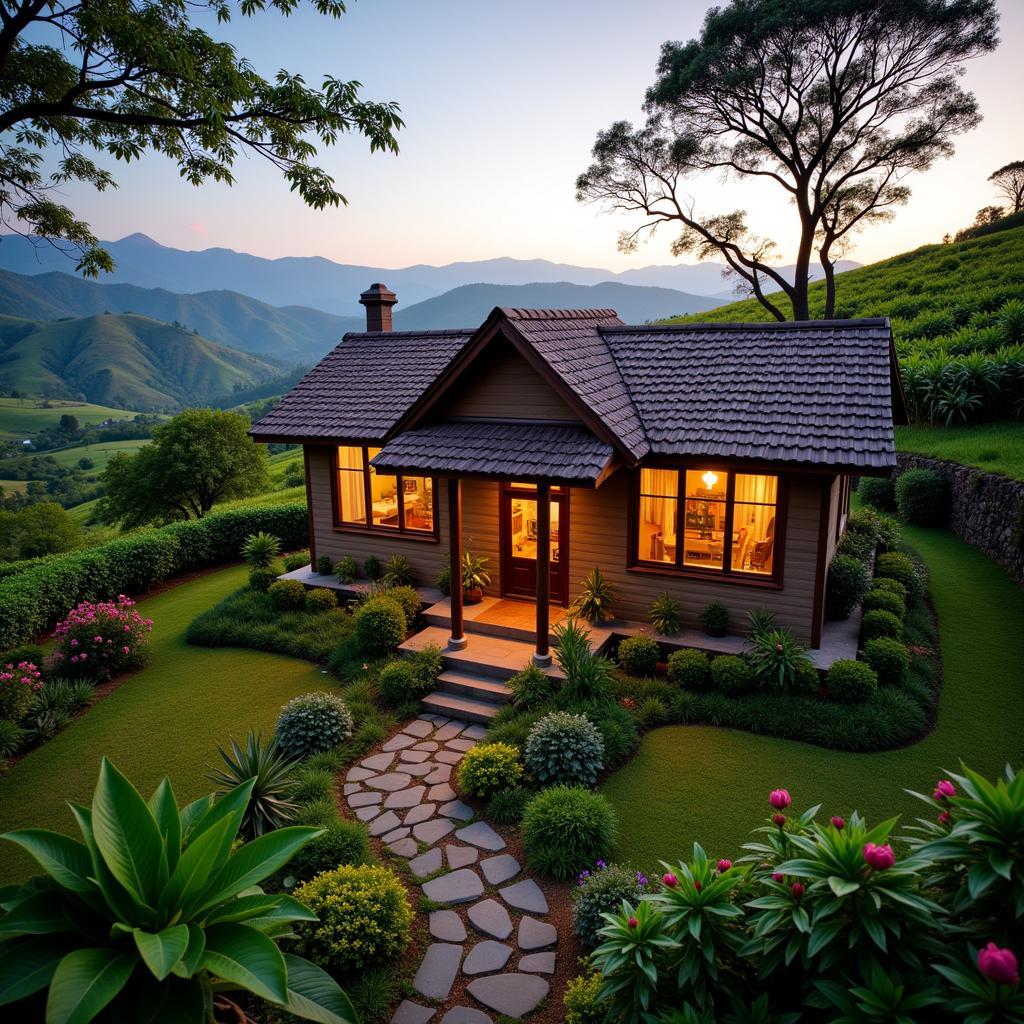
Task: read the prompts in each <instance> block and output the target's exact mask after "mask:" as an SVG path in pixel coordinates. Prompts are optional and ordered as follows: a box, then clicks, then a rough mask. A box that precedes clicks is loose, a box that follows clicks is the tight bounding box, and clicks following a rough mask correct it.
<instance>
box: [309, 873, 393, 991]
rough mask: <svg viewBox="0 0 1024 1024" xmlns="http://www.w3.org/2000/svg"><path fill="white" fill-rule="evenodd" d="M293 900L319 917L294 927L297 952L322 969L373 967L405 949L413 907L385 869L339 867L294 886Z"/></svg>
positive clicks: (341, 969)
mask: <svg viewBox="0 0 1024 1024" xmlns="http://www.w3.org/2000/svg"><path fill="white" fill-rule="evenodd" d="M295 898H296V899H297V900H298V901H299V902H300V903H301V904H303V905H304V906H307V907H309V909H310V910H311V911H312V912H313V913H314V914H316V915H317V917H318V918H319V920H317V921H303V922H302V923H301V924H300V925H299V926H298V929H297V931H298V936H299V937H298V939H297V941H296V944H295V945H296V948H297V949H298V951H299V952H300V953H302V954H304V955H305V956H307V957H309V958H310V959H311V960H313V962H314V963H317V964H319V965H320V966H322V967H324V968H325V969H326V970H330V971H332V972H334V971H336V972H338V973H342V974H344V973H348V972H352V971H363V970H366V969H367V968H370V967H378V966H381V965H383V964H385V963H389V962H392V961H394V960H397V959H398V957H400V956H401V955H402V953H404V952H405V950H406V947H407V946H408V945H409V936H410V926H411V924H412V908H411V907H410V906H409V898H408V896H407V895H406V892H405V887H404V886H403V885H402V883H401V881H400V880H399V879H398V876H397V875H395V873H394V872H393V871H391V870H390V869H389V868H384V867H378V866H376V865H368V864H360V865H350V864H347V865H342V866H341V867H338V868H335V869H334V870H333V871H324V872H322V873H321V874H319V875H316V876H315V877H314V878H312V879H310V880H309V881H308V882H304V883H303V884H302V885H300V886H298V887H297V888H296V890H295Z"/></svg>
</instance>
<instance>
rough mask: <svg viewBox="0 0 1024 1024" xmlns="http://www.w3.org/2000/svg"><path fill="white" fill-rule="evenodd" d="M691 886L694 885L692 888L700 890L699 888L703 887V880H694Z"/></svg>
mask: <svg viewBox="0 0 1024 1024" xmlns="http://www.w3.org/2000/svg"><path fill="white" fill-rule="evenodd" d="M693 887H694V889H696V890H697V892H700V891H701V889H703V888H704V883H703V882H697V881H695V882H694V883H693Z"/></svg>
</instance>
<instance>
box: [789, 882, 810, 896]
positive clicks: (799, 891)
mask: <svg viewBox="0 0 1024 1024" xmlns="http://www.w3.org/2000/svg"><path fill="white" fill-rule="evenodd" d="M789 891H790V892H791V893H792V894H793V899H795V900H798V899H800V898H801V897H802V896H803V894H804V892H805V891H806V890H805V889H804V883H803V882H794V883H793V884H792V885H791V886H790V887H789Z"/></svg>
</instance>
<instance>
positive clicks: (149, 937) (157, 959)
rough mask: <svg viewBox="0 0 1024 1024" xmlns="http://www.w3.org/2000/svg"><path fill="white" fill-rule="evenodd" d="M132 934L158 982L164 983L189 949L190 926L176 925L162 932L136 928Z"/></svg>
mask: <svg viewBox="0 0 1024 1024" xmlns="http://www.w3.org/2000/svg"><path fill="white" fill-rule="evenodd" d="M132 934H133V935H134V937H135V945H136V946H137V947H138V950H139V953H140V954H141V956H142V959H143V960H144V961H145V964H146V966H147V967H148V968H149V969H150V971H151V972H152V974H153V976H154V977H155V978H156V979H157V980H158V981H163V980H164V978H166V977H167V975H168V974H170V973H171V968H173V967H174V966H175V964H177V962H178V961H179V960H180V959H181V958H182V957H183V956H184V955H185V950H186V949H187V948H188V939H189V935H188V925H186V924H176V925H174V927H172V928H164V930H163V931H160V932H155V933H154V932H144V931H143V930H142V929H141V928H136V929H135V930H134V931H133V932H132Z"/></svg>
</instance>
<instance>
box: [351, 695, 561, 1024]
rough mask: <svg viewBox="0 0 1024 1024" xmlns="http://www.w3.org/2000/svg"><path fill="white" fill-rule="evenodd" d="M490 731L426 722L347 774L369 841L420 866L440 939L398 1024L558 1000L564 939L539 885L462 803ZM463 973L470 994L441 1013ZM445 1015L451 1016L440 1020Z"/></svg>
mask: <svg viewBox="0 0 1024 1024" xmlns="http://www.w3.org/2000/svg"><path fill="white" fill-rule="evenodd" d="M483 736H484V729H483V728H482V727H481V726H479V725H467V724H466V723H465V722H461V721H457V720H455V719H447V718H443V717H441V716H439V715H421V716H420V717H419V718H417V719H414V720H413V721H411V722H409V723H407V724H406V725H405V726H404V728H403V729H402V731H401V732H399V733H398V734H397V735H395V736H393V737H392V738H391V739H389V740H388V741H387V742H386V743H385V744H384V745H383V747H382V748H381V750H380V752H378V753H376V754H372V755H370V756H368V757H365V758H363V759H362V760H361V761H360V762H359V763H358V764H357V765H355V766H354V767H352V768H350V769H349V770H348V772H347V774H346V775H345V787H344V795H345V799H346V800H347V801H348V806H349V808H350V809H351V811H352V813H353V815H355V816H358V817H359V818H361V819H362V820H364V821H366V823H367V827H368V828H369V829H370V834H371V835H373V836H377V837H379V838H380V839H381V841H382V842H384V843H386V844H387V845H388V849H390V850H391V852H392V853H393V854H394V855H395V856H397V857H401V858H403V859H404V860H406V861H408V863H409V870H410V872H411V875H412V877H413V878H414V879H416V880H418V881H419V883H420V886H421V888H422V891H423V895H424V896H425V897H426V898H427V899H428V900H431V901H432V902H434V903H435V904H438V905H444V907H446V908H448V909H438V910H434V911H432V912H431V913H430V916H429V930H430V939H431V941H430V943H429V945H427V947H426V952H425V954H424V956H423V959H422V961H421V962H420V964H419V968H418V970H417V971H416V976H415V978H414V979H413V983H412V985H413V989H414V990H415V995H414V996H413V997H412V998H411V999H406V1000H404V1001H403V1002H402V1004H401V1006H399V1007H398V1009H397V1010H396V1011H395V1014H394V1016H393V1017H392V1018H391V1024H428V1022H431V1024H493V1022H494V1017H495V1016H498V1015H501V1016H503V1017H510V1018H513V1019H516V1020H518V1019H519V1018H521V1017H525V1016H527V1015H529V1014H530V1013H532V1012H533V1011H534V1010H535V1009H536V1008H537V1006H538V1005H539V1004H540V1003H541V1002H542V1001H543V1000H544V999H545V998H546V997H547V996H548V993H549V991H550V988H551V986H550V984H549V983H548V981H547V979H546V978H545V977H544V976H545V975H551V974H553V973H554V971H555V960H556V955H557V954H556V948H557V942H558V935H557V933H556V931H555V928H554V926H553V925H551V924H549V923H548V922H546V921H544V920H540V918H543V916H544V915H546V914H547V913H548V904H547V900H546V899H545V898H544V893H543V892H542V891H541V888H540V886H538V885H537V883H536V882H535V881H534V880H533V879H532V878H528V877H523V875H522V867H521V865H520V864H519V862H518V861H517V860H516V859H515V857H513V856H511V855H510V854H509V853H507V852H505V850H506V844H505V840H504V839H502V837H501V836H500V835H499V834H498V833H497V832H496V831H495V830H494V829H493V828H491V826H490V825H488V824H487V822H486V821H480V820H477V821H473V820H472V819H473V816H474V814H475V812H474V810H473V808H472V807H470V806H469V805H468V804H466V803H464V802H463V801H462V800H460V799H459V798H458V794H457V793H456V792H455V789H454V769H455V766H456V765H458V763H459V761H461V760H462V757H463V754H464V753H465V752H466V751H467V750H471V749H472V748H473V747H474V746H475V745H476V744H477V742H478V741H479V740H481V739H483ZM460 974H461V975H462V977H463V979H464V981H465V982H466V988H465V991H466V993H467V994H466V995H465V996H463V997H462V999H461V1000H460V1004H461V1005H458V1006H452V1007H450V1008H449V1009H448V1010H447V1012H445V1013H444V1015H443V1016H440V1013H439V1011H438V1010H437V1006H438V1005H439V1004H442V1003H447V1002H448V1001H449V998H450V995H451V991H452V987H453V986H454V985H455V981H456V978H458V977H459V976H460ZM439 1017H440V1019H439Z"/></svg>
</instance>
